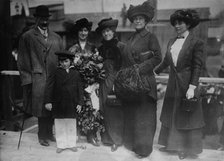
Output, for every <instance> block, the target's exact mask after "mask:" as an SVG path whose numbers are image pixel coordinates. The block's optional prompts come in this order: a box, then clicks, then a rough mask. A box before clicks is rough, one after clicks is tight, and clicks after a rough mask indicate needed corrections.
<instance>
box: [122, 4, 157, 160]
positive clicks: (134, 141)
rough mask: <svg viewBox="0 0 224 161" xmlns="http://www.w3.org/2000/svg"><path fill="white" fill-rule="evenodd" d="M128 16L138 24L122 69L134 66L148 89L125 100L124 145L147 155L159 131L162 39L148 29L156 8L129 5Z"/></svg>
mask: <svg viewBox="0 0 224 161" xmlns="http://www.w3.org/2000/svg"><path fill="white" fill-rule="evenodd" d="M127 16H128V19H129V20H130V21H131V22H132V23H133V26H134V27H135V30H136V31H135V33H133V35H132V36H131V37H130V38H129V40H128V41H127V44H126V46H125V48H124V50H123V56H122V68H128V67H132V66H135V67H137V69H138V71H139V75H140V76H141V78H143V80H144V84H145V87H146V89H150V91H148V92H147V93H145V94H143V95H142V97H141V98H140V99H136V100H132V99H130V100H126V101H123V102H122V103H123V106H124V124H125V127H124V145H125V146H126V147H127V148H129V149H130V150H132V151H134V152H135V153H136V156H137V157H138V158H144V157H147V156H149V155H150V154H151V152H152V150H153V146H152V145H153V138H154V134H155V130H156V102H157V90H156V80H155V76H154V74H153V69H154V67H155V66H157V65H158V64H159V63H160V61H161V52H160V46H159V42H158V40H157V38H156V36H155V35H154V34H153V33H151V32H149V31H148V30H147V29H146V25H147V23H148V22H150V21H151V20H152V18H153V16H154V8H153V7H152V6H151V5H150V4H149V2H148V1H146V2H144V3H143V4H141V5H137V6H132V5H130V7H129V9H128V11H127Z"/></svg>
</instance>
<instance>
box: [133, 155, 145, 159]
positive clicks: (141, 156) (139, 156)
mask: <svg viewBox="0 0 224 161" xmlns="http://www.w3.org/2000/svg"><path fill="white" fill-rule="evenodd" d="M136 157H137V158H138V159H143V158H147V156H144V155H140V154H136Z"/></svg>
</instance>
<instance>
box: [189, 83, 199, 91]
mask: <svg viewBox="0 0 224 161" xmlns="http://www.w3.org/2000/svg"><path fill="white" fill-rule="evenodd" d="M196 87H197V86H195V85H192V84H190V85H189V88H190V89H193V90H195V88H196Z"/></svg>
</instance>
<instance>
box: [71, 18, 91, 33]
mask: <svg viewBox="0 0 224 161" xmlns="http://www.w3.org/2000/svg"><path fill="white" fill-rule="evenodd" d="M92 25H93V23H92V22H90V21H88V20H87V19H86V18H81V19H79V20H77V21H76V22H75V25H74V30H75V31H79V30H81V29H82V28H84V27H86V28H87V30H89V31H91V28H92Z"/></svg>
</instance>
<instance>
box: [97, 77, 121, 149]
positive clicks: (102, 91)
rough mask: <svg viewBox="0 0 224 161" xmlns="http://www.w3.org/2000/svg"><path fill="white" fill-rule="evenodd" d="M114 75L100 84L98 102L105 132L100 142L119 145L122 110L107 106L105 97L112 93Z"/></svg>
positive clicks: (117, 107) (119, 107)
mask: <svg viewBox="0 0 224 161" xmlns="http://www.w3.org/2000/svg"><path fill="white" fill-rule="evenodd" d="M114 75H115V74H114V73H110V74H109V76H108V77H107V78H106V79H105V80H104V82H102V83H101V84H100V88H99V100H100V109H101V111H102V112H103V117H104V124H105V129H106V131H105V132H104V133H102V134H101V141H102V142H103V143H104V144H109V145H112V144H116V145H121V144H122V142H123V129H124V127H123V124H124V120H123V108H122V107H121V106H116V107H114V106H109V105H108V104H107V103H106V100H107V95H108V94H109V93H111V92H112V88H113V83H114V78H115V76H114Z"/></svg>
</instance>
